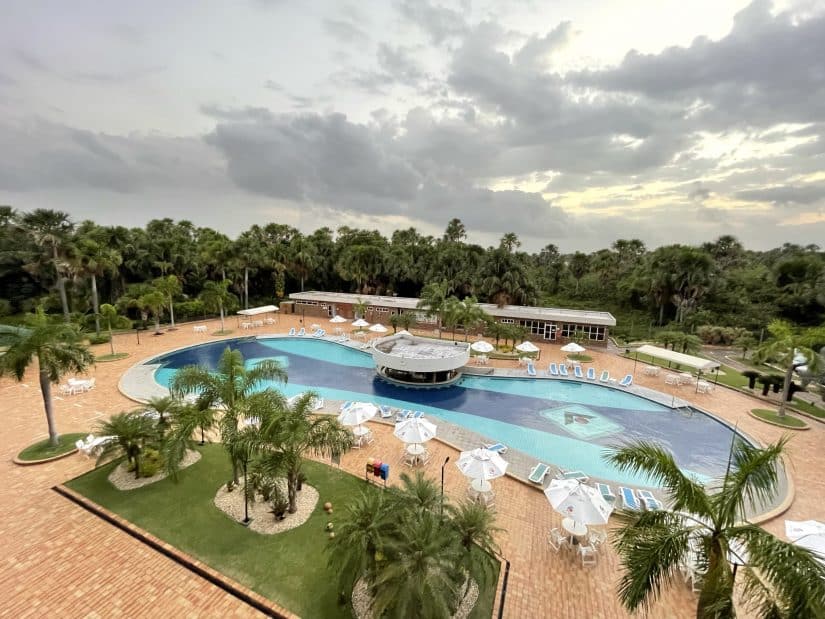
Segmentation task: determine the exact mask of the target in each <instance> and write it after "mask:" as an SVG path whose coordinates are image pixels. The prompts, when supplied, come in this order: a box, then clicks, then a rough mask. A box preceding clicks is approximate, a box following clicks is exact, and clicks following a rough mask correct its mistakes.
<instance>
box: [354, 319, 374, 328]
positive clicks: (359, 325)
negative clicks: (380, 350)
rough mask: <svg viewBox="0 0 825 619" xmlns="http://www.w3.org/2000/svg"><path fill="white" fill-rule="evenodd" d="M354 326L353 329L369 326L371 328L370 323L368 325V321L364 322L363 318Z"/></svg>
mask: <svg viewBox="0 0 825 619" xmlns="http://www.w3.org/2000/svg"><path fill="white" fill-rule="evenodd" d="M352 326H353V327H369V326H370V323H368V322H367V321H366V320H364V319H363V318H359V319H358V320H356V321H355V322H354V323H352Z"/></svg>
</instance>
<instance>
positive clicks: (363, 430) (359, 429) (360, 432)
mask: <svg viewBox="0 0 825 619" xmlns="http://www.w3.org/2000/svg"><path fill="white" fill-rule="evenodd" d="M352 433H353V434H354V435H355V436H366V435H367V434H369V433H370V429H369V428H368V427H367V426H355V427H354V428H353V429H352Z"/></svg>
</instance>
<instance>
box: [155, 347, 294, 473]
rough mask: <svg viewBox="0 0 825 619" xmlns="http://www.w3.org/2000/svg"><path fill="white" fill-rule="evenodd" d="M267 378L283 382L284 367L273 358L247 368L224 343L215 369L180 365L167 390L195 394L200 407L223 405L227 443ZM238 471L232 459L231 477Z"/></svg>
mask: <svg viewBox="0 0 825 619" xmlns="http://www.w3.org/2000/svg"><path fill="white" fill-rule="evenodd" d="M266 381H279V382H284V383H285V382H286V381H287V373H286V370H284V368H283V367H282V366H281V364H280V363H278V362H277V361H275V360H274V359H264V360H262V361H259V362H258V363H256V364H255V365H254V367H252V368H250V369H248V370H247V369H246V367H245V365H244V358H243V354H242V353H241V351H239V350H232V349H231V348H230V347H229V346H227V347H226V349H225V350H224V351H223V353H222V354H221V358H220V359H219V360H218V367H217V368H216V369H215V371H212V370H210V369H209V368H208V367H205V366H201V365H189V366H186V367H183V368H181V369H180V370H178V372H177V373H176V374H175V377H174V378H173V379H172V384H171V386H170V390H171V392H172V394H173V395H174V396H176V397H182V396H183V395H185V394H187V393H197V394H198V400H197V405H198V407H199V408H202V409H209V408H216V407H218V406H220V407H222V408H223V416H222V417H221V420H220V430H221V440H222V441H223V442H224V445H225V446H226V445H227V443H226V439H227V438H228V437H230V436H232V435H233V433H236V432H237V431H238V423H239V421H240V417H241V415H243V414H244V413H245V411H246V408H245V402H246V400H247V399H248V398H249V397H250V396H251V395H252V394H253V393H254V392H255V391H256V390H257V389H259V388H260V387H261V386H262V385H263V383H264V382H266ZM192 430H193V431H194V430H195V428H194V427H193V428H192ZM230 459H232V458H231V454H230ZM173 465H174V463H173ZM239 474H240V462H238V461H236V460H234V459H232V479H233V481H234V482H235V483H237V482H238V479H239Z"/></svg>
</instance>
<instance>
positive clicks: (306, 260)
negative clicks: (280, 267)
mask: <svg viewBox="0 0 825 619" xmlns="http://www.w3.org/2000/svg"><path fill="white" fill-rule="evenodd" d="M289 253H290V264H291V265H292V269H293V270H294V271H295V272H296V273H297V274H298V278H299V279H300V280H301V292H303V291H304V280H305V279H306V278H307V276H308V275H309V274H310V273H311V272H312V270H313V269H314V268H315V267H316V266H317V265H318V252H317V250H316V249H315V245H314V244H313V243H312V240H311V239H310V238H308V237H306V236H304V235H302V234H299V235H297V236H296V237H295V238H293V239H292V241H290V243H289Z"/></svg>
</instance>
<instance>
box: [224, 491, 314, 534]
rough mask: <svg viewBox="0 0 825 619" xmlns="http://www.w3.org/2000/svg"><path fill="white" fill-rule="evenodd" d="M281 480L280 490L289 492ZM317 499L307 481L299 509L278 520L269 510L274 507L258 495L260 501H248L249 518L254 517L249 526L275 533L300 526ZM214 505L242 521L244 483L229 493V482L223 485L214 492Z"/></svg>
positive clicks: (261, 531)
mask: <svg viewBox="0 0 825 619" xmlns="http://www.w3.org/2000/svg"><path fill="white" fill-rule="evenodd" d="M279 483H280V485H281V490H283V492H284V494H286V481H285V480H279ZM318 498H319V495H318V491H317V490H316V489H315V488H313V487H312V486H308V485H307V484H304V485H303V487H302V489H301V491H300V492H299V493H298V497H297V500H296V503H297V505H296V507H297V508H298V511H296V512H295V513H294V514H290V513H289V512H287V514H286V518H284V519H283V520H276V518H275V516H274V515H273V514H272V513H271V512H270V509H272V508H271V507H270V504H269V503H266V502H264V500H263V499H262V498H261V497H260V496H258V497H257V500H255V501H250V502H249V517H250V518H251V519H252V522H251V523H250V525H249V528H250V529H252V530H253V531H255V532H256V533H263V534H264V535H273V534H275V533H283V532H284V531H289V530H290V529H294V528H295V527H299V526H301V525H302V524H304V523H305V522H306V521H307V520H309V517H310V516H311V515H312V512H313V511H315V507H316V506H317V505H318ZM215 507H217V508H218V509H219V510H221V511H222V512H223V513H225V514H226V515H227V516H229V517H230V518H232V519H233V520H235V521H236V522H241V521H242V520H243V514H244V501H243V485H241V486H238V487H237V488H235V489H234V490H233V491H232V492H227V491H226V484H222V485H221V487H220V488H218V492H217V493H216V494H215Z"/></svg>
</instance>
